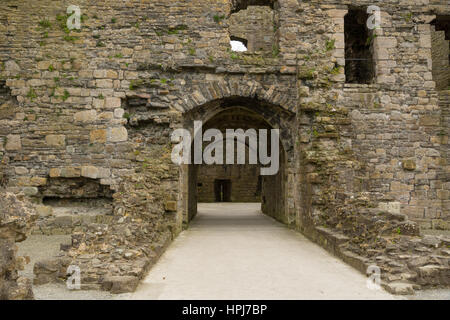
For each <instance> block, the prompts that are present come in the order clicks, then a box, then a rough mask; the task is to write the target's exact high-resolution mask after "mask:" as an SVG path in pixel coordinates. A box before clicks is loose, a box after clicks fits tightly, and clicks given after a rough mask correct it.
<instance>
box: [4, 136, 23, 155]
mask: <svg viewBox="0 0 450 320" xmlns="http://www.w3.org/2000/svg"><path fill="white" fill-rule="evenodd" d="M5 149H6V150H8V151H18V150H20V149H22V141H21V139H20V135H18V134H9V135H7V136H6V145H5Z"/></svg>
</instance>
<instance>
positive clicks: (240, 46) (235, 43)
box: [230, 36, 248, 52]
mask: <svg viewBox="0 0 450 320" xmlns="http://www.w3.org/2000/svg"><path fill="white" fill-rule="evenodd" d="M230 44H231V51H236V52H245V51H247V50H248V49H247V44H248V41H247V40H246V39H243V38H238V37H233V36H232V37H231V41H230Z"/></svg>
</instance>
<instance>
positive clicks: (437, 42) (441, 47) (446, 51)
mask: <svg viewBox="0 0 450 320" xmlns="http://www.w3.org/2000/svg"><path fill="white" fill-rule="evenodd" d="M431 43H432V47H431V53H432V60H433V80H434V81H435V82H436V90H445V89H447V88H448V87H449V85H450V72H449V71H448V70H449V68H450V65H449V62H450V61H449V55H450V41H449V40H446V37H445V31H436V30H435V27H432V28H431Z"/></svg>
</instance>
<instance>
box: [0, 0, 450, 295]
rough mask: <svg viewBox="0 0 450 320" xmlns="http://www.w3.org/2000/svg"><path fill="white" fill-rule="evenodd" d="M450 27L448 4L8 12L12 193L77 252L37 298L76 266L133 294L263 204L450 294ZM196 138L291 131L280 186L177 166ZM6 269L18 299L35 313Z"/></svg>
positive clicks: (312, 232) (163, 5)
mask: <svg viewBox="0 0 450 320" xmlns="http://www.w3.org/2000/svg"><path fill="white" fill-rule="evenodd" d="M75 2H76V3H75ZM74 4H76V5H78V6H79V7H80V9H81V14H82V15H81V28H80V29H74V30H70V29H68V28H67V26H66V21H67V19H68V18H69V16H70V14H67V7H68V6H69V5H74ZM373 5H376V6H379V8H380V18H381V19H380V24H379V25H378V26H376V28H373V29H369V28H368V26H367V21H368V20H369V19H371V16H372V14H371V13H368V12H367V8H368V7H369V6H373ZM449 25H450V3H449V2H448V0H414V1H410V0H409V1H406V0H400V1H398V0H395V1H394V0H385V1H366V0H345V1H336V0H320V1H319V0H308V1H306V0H302V1H300V0H208V1H204V0H182V1H181V0H180V1H178V0H158V1H154V0H108V1H106V0H98V1H88V0H77V1H66V0H40V1H30V0H2V1H1V2H0V160H1V167H0V168H1V169H0V178H1V185H2V188H3V189H4V190H3V191H2V192H5V193H6V192H8V194H9V195H10V197H12V196H13V195H14V194H15V195H17V197H19V198H20V199H22V200H23V201H24V203H25V202H26V204H24V206H26V207H27V210H32V209H30V208H28V207H29V206H32V207H33V210H35V211H36V214H37V216H38V217H37V218H36V219H35V218H30V219H29V220H27V221H28V222H26V223H29V224H30V228H32V229H31V232H33V233H35V234H43V235H52V234H71V235H72V244H71V245H70V246H62V247H61V249H62V250H61V255H60V256H59V257H57V258H55V259H53V260H48V261H40V262H38V263H36V264H35V266H34V273H35V278H34V280H33V281H34V283H35V284H36V285H38V284H43V283H48V282H57V281H65V279H67V277H68V273H67V268H68V266H69V265H77V266H79V267H80V269H81V277H82V278H81V284H82V288H84V289H103V290H110V291H111V292H115V293H118V292H126V291H133V290H134V289H135V288H136V286H137V284H138V283H139V280H140V279H142V277H143V276H144V275H145V273H146V272H147V271H148V270H149V268H150V267H151V266H152V265H153V264H154V263H155V261H156V260H157V259H158V257H159V256H160V255H161V254H162V253H163V252H164V250H165V248H167V246H168V245H169V244H170V242H171V240H172V239H174V238H175V237H176V236H177V235H178V234H179V233H180V232H181V231H182V230H183V229H184V228H188V227H189V224H190V222H191V221H192V219H193V218H194V217H195V215H196V211H197V202H215V201H235V202H255V201H260V202H261V203H262V211H263V213H264V214H266V215H269V216H271V217H273V218H275V219H276V220H278V221H280V222H282V223H284V224H286V225H287V226H289V227H290V228H293V229H295V230H298V231H299V232H302V233H303V234H305V235H306V236H307V237H308V238H310V239H311V240H312V241H315V242H317V243H319V244H320V245H322V246H323V247H324V248H326V249H327V250H329V251H330V252H332V253H333V254H335V255H337V256H338V257H340V258H341V259H343V260H344V261H346V262H347V263H349V264H350V265H352V266H354V267H355V268H357V269H358V270H360V271H361V272H363V273H366V270H367V268H368V266H370V265H377V266H379V267H380V268H381V271H382V281H383V285H384V287H385V288H386V289H388V290H389V291H391V292H393V293H401V292H402V290H403V291H404V290H406V291H407V292H409V291H410V290H412V289H419V288H428V287H433V286H448V285H450V269H449V265H448V262H449V259H450V251H449V250H450V249H449V246H450V237H449V230H450V212H449V211H450V197H449V193H450V180H449V178H450V166H449V160H450V159H449V140H448V137H449V133H450V132H449V126H448V125H449V122H450V114H449V104H450V83H449V81H450V80H449V78H450V69H449V58H450V53H449V43H450V31H449V30H450V26H449ZM231 40H235V41H240V42H241V43H242V44H243V45H245V47H246V48H247V51H245V52H235V51H233V50H232V49H231V46H230V41H231ZM195 120H201V121H203V123H204V130H206V129H208V128H217V129H219V130H225V129H228V128H229V129H238V128H242V129H244V130H246V129H249V128H254V129H279V130H280V150H281V154H280V170H279V172H278V174H276V175H273V176H260V175H259V169H260V167H259V165H241V166H239V165H214V166H207V165H194V164H192V165H181V166H178V165H175V164H174V163H173V162H172V161H171V151H172V147H173V142H172V141H171V134H172V132H173V131H174V130H175V129H177V128H186V129H189V130H191V131H192V130H193V122H194V121H195ZM14 201H19V200H14ZM30 203H31V204H30ZM2 204H3V203H2ZM1 210H2V212H0V240H1V241H6V240H4V239H7V238H8V245H13V244H11V241H13V240H11V239H13V238H14V237H13V238H11V233H10V232H9V231H8V230H10V226H11V224H10V223H8V222H7V221H9V220H8V219H7V218H4V217H3V215H2V214H3V213H4V212H3V211H5V208H1ZM22 211H23V210H22ZM22 211H21V209H20V208H19V206H17V212H15V214H14V216H17V215H18V216H21V215H24V216H33V215H32V214H28V213H27V214H23V213H22V214H21V213H20V212H22ZM5 212H6V211H5ZM27 212H28V211H27ZM30 212H31V211H30ZM11 214H12V213H11ZM7 215H8V214H6V213H5V217H6V216H7ZM34 220H36V221H34ZM24 223H25V222H24ZM26 223H25V224H26ZM31 225H32V227H31ZM24 228H25V227H24ZM27 228H28V226H27ZM25 229H26V228H25ZM431 234H432V235H431ZM16 240H17V241H19V240H23V239H16ZM8 252H9V253H8V254H10V251H8ZM0 255H1V256H0V263H1V264H3V260H2V259H3V256H4V251H0ZM3 270H6V269H5V268H3V266H0V297H13V298H18V297H19V298H20V296H22V297H26V296H28V297H29V291H26V290H23V291H24V292H25V293H24V294H22V295H17V294H16V295H13V294H10V290H9V289H8V288H10V287H14V286H11V285H8V286H6V285H4V283H10V282H11V281H14V279H16V278H14V277H13V278H14V279H12V278H11V277H10V274H11V271H3ZM8 270H14V268H9V269H8ZM5 279H8V281H6V280H5ZM405 288H406V289H405ZM2 290H3V291H2ZM16 291H17V290H16Z"/></svg>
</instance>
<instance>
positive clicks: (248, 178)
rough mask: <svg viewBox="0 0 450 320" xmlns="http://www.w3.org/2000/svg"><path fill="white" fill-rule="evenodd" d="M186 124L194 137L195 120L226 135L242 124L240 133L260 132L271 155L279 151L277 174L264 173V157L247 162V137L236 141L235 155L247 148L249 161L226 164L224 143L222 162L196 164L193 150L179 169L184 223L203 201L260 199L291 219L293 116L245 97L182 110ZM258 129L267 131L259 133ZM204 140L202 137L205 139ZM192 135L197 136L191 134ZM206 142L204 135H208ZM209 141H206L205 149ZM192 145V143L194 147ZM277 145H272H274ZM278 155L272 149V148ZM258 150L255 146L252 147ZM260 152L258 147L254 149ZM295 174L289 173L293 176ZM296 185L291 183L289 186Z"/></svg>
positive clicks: (205, 128)
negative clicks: (273, 133) (262, 171)
mask: <svg viewBox="0 0 450 320" xmlns="http://www.w3.org/2000/svg"><path fill="white" fill-rule="evenodd" d="M183 120H184V128H186V129H188V130H189V131H190V132H191V135H192V137H194V131H195V130H194V126H195V123H196V122H197V123H198V122H200V121H201V123H202V129H201V132H202V135H203V134H205V132H207V131H208V130H210V129H217V130H219V131H220V132H222V133H223V136H224V138H225V136H226V133H227V130H234V131H235V132H237V130H239V129H241V132H244V133H247V132H251V131H253V132H256V133H257V136H258V146H260V145H259V142H260V139H263V140H265V141H267V142H268V148H267V149H268V152H267V155H270V157H271V158H272V159H273V157H275V156H278V159H277V162H278V170H276V173H274V174H269V175H267V174H261V168H262V167H267V165H266V166H264V165H262V164H261V162H260V159H258V163H257V164H251V163H249V160H250V159H249V157H250V155H249V153H250V152H251V151H252V150H253V149H252V148H254V144H253V145H252V144H251V143H250V138H249V137H248V136H247V137H246V138H245V139H243V142H242V141H239V139H237V140H235V141H236V143H235V144H234V146H233V148H234V157H235V160H236V154H237V149H238V148H239V147H240V146H239V145H240V144H243V145H244V146H241V147H243V148H245V164H238V163H237V161H235V162H234V163H233V164H227V162H226V155H225V153H226V152H227V150H226V146H225V143H224V161H223V164H205V163H202V164H195V163H194V151H193V150H191V160H192V164H189V165H183V166H182V170H181V186H182V188H183V192H182V194H181V197H182V203H183V223H184V224H185V226H187V225H189V222H190V221H191V220H192V219H193V218H194V217H195V215H196V213H197V203H199V202H249V203H250V202H259V203H261V210H262V212H263V213H265V214H267V215H269V216H271V217H273V218H275V219H277V220H279V221H281V222H283V223H286V224H288V223H290V222H291V221H292V217H294V216H295V212H294V208H293V207H292V206H289V203H293V202H294V201H293V199H292V198H293V193H292V192H290V190H289V188H288V186H287V185H288V183H289V181H292V174H293V172H294V170H293V138H292V137H293V130H294V129H293V128H295V115H294V114H293V113H292V112H291V111H288V110H286V109H283V108H282V107H279V106H276V105H273V104H270V103H267V102H265V101H262V100H258V99H253V98H244V97H231V98H225V99H220V100H215V101H212V102H209V103H206V104H204V105H201V106H199V107H197V108H194V109H192V110H191V111H188V112H186V113H185V114H184V119H183ZM273 129H278V133H279V136H277V140H278V145H277V146H275V144H274V145H273V146H272V141H274V140H272V136H271V134H272V132H273ZM260 130H266V132H268V133H269V135H268V136H267V137H264V136H260V132H261V131H260ZM202 139H203V138H202ZM192 140H194V138H193V139H192ZM205 141H206V140H205ZM211 141H213V140H208V141H207V142H204V143H203V149H202V150H204V148H205V147H206V146H208V145H209V144H210V143H211ZM192 147H193V146H192ZM272 147H273V148H272ZM272 150H273V151H276V153H277V154H272V153H271V151H272ZM253 151H254V150H253ZM256 153H257V154H258V155H259V150H256ZM290 176H291V177H290ZM291 189H292V188H291Z"/></svg>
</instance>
